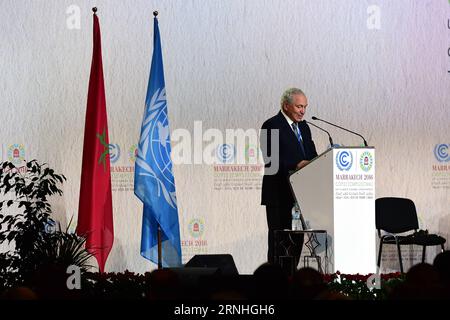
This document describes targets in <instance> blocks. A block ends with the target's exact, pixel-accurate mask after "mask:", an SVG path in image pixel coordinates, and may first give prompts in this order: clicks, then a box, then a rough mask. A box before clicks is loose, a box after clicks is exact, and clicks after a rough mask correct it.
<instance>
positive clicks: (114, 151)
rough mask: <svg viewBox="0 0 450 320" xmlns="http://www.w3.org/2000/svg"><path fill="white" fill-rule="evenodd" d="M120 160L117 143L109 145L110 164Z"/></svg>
mask: <svg viewBox="0 0 450 320" xmlns="http://www.w3.org/2000/svg"><path fill="white" fill-rule="evenodd" d="M119 158H120V147H119V145H118V144H117V143H110V144H109V160H110V161H111V163H116V162H117V160H119Z"/></svg>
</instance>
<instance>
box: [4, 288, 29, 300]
mask: <svg viewBox="0 0 450 320" xmlns="http://www.w3.org/2000/svg"><path fill="white" fill-rule="evenodd" d="M37 299H38V296H37V294H36V292H34V291H33V290H31V289H30V288H28V287H23V286H22V287H16V288H9V289H7V290H5V291H4V292H3V293H2V294H1V295H0V300H37Z"/></svg>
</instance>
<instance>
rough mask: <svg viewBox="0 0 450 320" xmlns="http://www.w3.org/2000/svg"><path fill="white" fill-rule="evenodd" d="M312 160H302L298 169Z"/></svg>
mask: <svg viewBox="0 0 450 320" xmlns="http://www.w3.org/2000/svg"><path fill="white" fill-rule="evenodd" d="M310 162H311V161H309V160H302V161H300V162H299V163H297V170H299V169H301V168H303V167H304V166H306V165H307V164H308V163H310Z"/></svg>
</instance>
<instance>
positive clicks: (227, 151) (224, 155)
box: [216, 144, 235, 163]
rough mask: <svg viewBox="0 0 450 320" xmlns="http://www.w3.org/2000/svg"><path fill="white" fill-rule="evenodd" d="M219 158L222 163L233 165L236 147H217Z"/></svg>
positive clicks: (226, 145) (223, 145)
mask: <svg viewBox="0 0 450 320" xmlns="http://www.w3.org/2000/svg"><path fill="white" fill-rule="evenodd" d="M216 154H217V158H218V159H219V161H220V162H222V163H231V162H233V159H234V154H235V150H234V146H233V145H232V144H221V145H220V146H218V147H217V151H216Z"/></svg>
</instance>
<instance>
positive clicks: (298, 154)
mask: <svg viewBox="0 0 450 320" xmlns="http://www.w3.org/2000/svg"><path fill="white" fill-rule="evenodd" d="M299 128H300V132H301V134H302V138H303V146H304V149H305V152H304V153H303V152H302V150H301V147H300V145H299V141H298V140H297V137H296V136H295V133H294V131H293V130H292V128H291V127H290V126H289V123H288V122H287V120H286V118H285V117H284V115H283V114H282V113H281V111H280V112H278V114H277V115H276V116H274V117H272V118H270V119H268V120H267V121H265V122H264V124H263V125H262V128H261V129H266V130H267V141H264V140H266V139H264V136H263V135H261V139H260V144H261V150H262V152H263V155H264V156H265V159H264V162H265V167H266V168H265V174H264V178H263V184H262V199H261V204H262V205H266V206H282V205H292V204H293V203H294V197H293V195H292V191H291V188H290V185H289V180H288V174H289V171H292V170H295V169H296V166H297V163H299V162H300V161H302V160H311V159H313V158H314V157H316V156H317V151H316V146H315V145H314V141H313V140H312V138H311V129H310V128H309V126H308V124H307V123H306V121H301V122H299ZM271 129H278V130H279V150H278V151H279V168H278V172H277V173H276V174H275V175H267V170H268V167H269V166H270V165H271V163H269V159H268V158H267V157H266V156H269V157H273V156H274V155H272V154H271V149H272V148H271V144H270V138H271V135H270V130H271Z"/></svg>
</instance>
